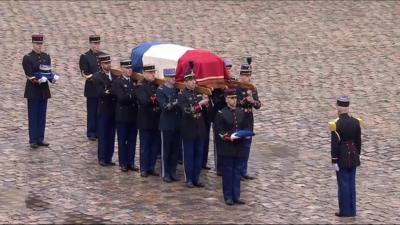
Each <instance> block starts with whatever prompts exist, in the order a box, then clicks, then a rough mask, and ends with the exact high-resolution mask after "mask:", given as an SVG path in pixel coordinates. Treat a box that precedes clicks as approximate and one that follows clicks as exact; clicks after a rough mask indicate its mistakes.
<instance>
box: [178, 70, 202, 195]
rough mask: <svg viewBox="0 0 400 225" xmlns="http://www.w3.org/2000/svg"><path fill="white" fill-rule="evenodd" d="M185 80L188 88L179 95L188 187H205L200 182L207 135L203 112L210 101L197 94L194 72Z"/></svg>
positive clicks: (186, 76)
mask: <svg viewBox="0 0 400 225" xmlns="http://www.w3.org/2000/svg"><path fill="white" fill-rule="evenodd" d="M184 79H185V86H186V87H185V89H183V91H181V92H180V93H179V107H180V108H181V111H182V119H181V135H182V140H183V166H184V171H185V176H186V186H187V187H189V188H193V187H204V185H203V184H202V183H201V182H200V181H199V178H200V172H201V163H202V158H203V149H204V146H203V145H204V138H205V135H206V127H205V122H204V118H203V114H202V112H201V111H202V109H203V107H205V105H207V104H208V103H209V99H208V98H207V97H205V96H203V95H201V94H197V93H196V92H195V88H196V80H195V77H194V74H193V73H192V71H190V72H188V73H186V75H185V76H184Z"/></svg>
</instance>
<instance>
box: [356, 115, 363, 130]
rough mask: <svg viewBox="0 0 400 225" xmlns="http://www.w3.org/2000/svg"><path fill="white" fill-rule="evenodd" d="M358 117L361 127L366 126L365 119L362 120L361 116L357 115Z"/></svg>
mask: <svg viewBox="0 0 400 225" xmlns="http://www.w3.org/2000/svg"><path fill="white" fill-rule="evenodd" d="M356 119H357V120H358V122H359V123H360V127H361V128H365V123H364V120H362V119H361V118H358V117H356Z"/></svg>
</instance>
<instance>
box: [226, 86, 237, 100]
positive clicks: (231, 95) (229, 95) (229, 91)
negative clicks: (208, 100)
mask: <svg viewBox="0 0 400 225" xmlns="http://www.w3.org/2000/svg"><path fill="white" fill-rule="evenodd" d="M224 95H225V97H226V98H236V89H235V88H227V89H225V90H224Z"/></svg>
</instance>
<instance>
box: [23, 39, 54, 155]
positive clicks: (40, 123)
mask: <svg viewBox="0 0 400 225" xmlns="http://www.w3.org/2000/svg"><path fill="white" fill-rule="evenodd" d="M43 38H44V37H43V35H42V34H33V35H32V48H33V50H32V51H31V52H30V53H28V54H26V55H25V56H24V58H23V59H22V67H23V69H24V72H25V75H26V78H27V80H26V85H25V93H24V97H25V98H27V99H28V123H29V144H30V147H31V148H34V149H35V148H38V147H39V146H49V143H47V142H45V141H44V132H45V127H46V111H47V100H48V99H49V98H50V97H51V95H50V89H49V84H48V81H49V80H48V79H47V77H45V76H41V77H36V76H35V74H36V73H37V72H40V66H41V65H47V66H50V65H51V59H50V56H49V55H48V54H47V53H44V52H42V47H43ZM57 79H58V76H56V77H55V79H52V80H50V81H51V82H55V81H56V80H57Z"/></svg>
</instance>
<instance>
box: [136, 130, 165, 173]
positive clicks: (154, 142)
mask: <svg viewBox="0 0 400 225" xmlns="http://www.w3.org/2000/svg"><path fill="white" fill-rule="evenodd" d="M139 139H140V171H141V172H154V167H155V165H156V160H157V154H158V152H160V151H161V150H160V149H161V135H160V131H159V130H145V129H139Z"/></svg>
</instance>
